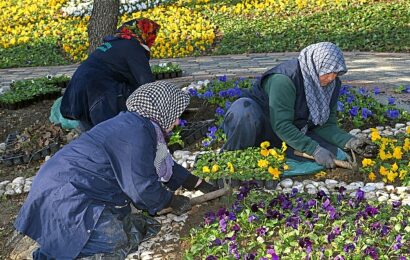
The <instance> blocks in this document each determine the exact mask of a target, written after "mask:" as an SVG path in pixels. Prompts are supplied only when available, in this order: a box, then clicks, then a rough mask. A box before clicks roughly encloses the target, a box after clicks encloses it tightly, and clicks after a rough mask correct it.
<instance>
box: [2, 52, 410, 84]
mask: <svg viewBox="0 0 410 260" xmlns="http://www.w3.org/2000/svg"><path fill="white" fill-rule="evenodd" d="M297 54H298V53H295V52H287V53H258V54H242V55H224V56H201V57H188V58H179V59H153V60H151V64H158V63H160V62H166V61H172V62H177V63H179V64H180V65H181V67H182V69H183V70H184V75H183V77H182V78H178V79H174V80H173V81H175V82H181V83H182V82H184V83H187V82H192V81H194V80H202V79H210V78H212V77H215V76H219V75H227V76H228V77H233V76H236V77H255V76H258V75H261V74H262V73H263V72H264V71H266V70H267V69H269V68H271V67H273V66H275V65H276V64H278V63H280V62H282V61H285V60H288V59H290V58H293V57H296V56H297ZM345 58H346V63H347V66H348V68H349V72H348V73H347V74H346V75H345V76H343V78H342V80H343V81H344V82H345V83H346V82H348V83H350V84H367V85H381V86H386V87H391V86H399V85H410V53H371V52H346V53H345ZM77 66H78V64H75V65H69V66H54V67H33V68H15V69H2V70H0V87H2V86H6V85H9V84H10V82H11V81H12V80H21V79H29V78H36V77H41V76H46V75H47V74H51V75H58V74H65V75H68V76H71V75H72V74H73V72H74V71H75V69H76V68H77Z"/></svg>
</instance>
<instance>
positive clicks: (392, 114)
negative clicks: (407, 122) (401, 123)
mask: <svg viewBox="0 0 410 260" xmlns="http://www.w3.org/2000/svg"><path fill="white" fill-rule="evenodd" d="M386 115H387V117H388V118H390V119H396V118H398V117H399V115H400V112H399V110H397V109H389V110H387V112H386Z"/></svg>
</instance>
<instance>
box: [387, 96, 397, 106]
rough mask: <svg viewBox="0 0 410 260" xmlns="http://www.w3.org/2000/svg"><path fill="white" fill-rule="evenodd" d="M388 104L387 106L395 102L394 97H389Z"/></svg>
mask: <svg viewBox="0 0 410 260" xmlns="http://www.w3.org/2000/svg"><path fill="white" fill-rule="evenodd" d="M388 102H389V105H394V103H395V102H396V99H395V98H394V97H389V98H388Z"/></svg>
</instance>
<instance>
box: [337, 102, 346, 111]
mask: <svg viewBox="0 0 410 260" xmlns="http://www.w3.org/2000/svg"><path fill="white" fill-rule="evenodd" d="M344 110H345V105H344V104H343V103H342V102H341V101H337V111H339V112H342V111H344Z"/></svg>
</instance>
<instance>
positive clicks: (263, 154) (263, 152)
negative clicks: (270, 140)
mask: <svg viewBox="0 0 410 260" xmlns="http://www.w3.org/2000/svg"><path fill="white" fill-rule="evenodd" d="M261 155H262V156H264V157H266V156H268V155H269V150H267V149H261Z"/></svg>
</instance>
